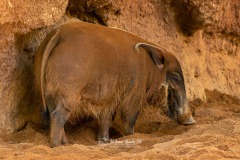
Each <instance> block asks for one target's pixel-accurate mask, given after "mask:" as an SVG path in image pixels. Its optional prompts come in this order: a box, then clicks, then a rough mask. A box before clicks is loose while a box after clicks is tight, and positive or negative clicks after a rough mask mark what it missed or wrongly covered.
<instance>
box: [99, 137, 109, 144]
mask: <svg viewBox="0 0 240 160" xmlns="http://www.w3.org/2000/svg"><path fill="white" fill-rule="evenodd" d="M109 142H110V140H109V138H106V137H103V138H98V144H103V143H109Z"/></svg>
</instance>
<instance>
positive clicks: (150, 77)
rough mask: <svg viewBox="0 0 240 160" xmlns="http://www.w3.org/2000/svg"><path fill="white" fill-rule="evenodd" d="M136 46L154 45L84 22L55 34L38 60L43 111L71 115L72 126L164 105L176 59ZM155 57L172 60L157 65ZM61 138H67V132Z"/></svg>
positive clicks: (66, 27)
mask: <svg viewBox="0 0 240 160" xmlns="http://www.w3.org/2000/svg"><path fill="white" fill-rule="evenodd" d="M138 43H143V44H144V45H146V44H151V43H149V42H147V41H145V40H143V39H141V38H139V37H137V36H135V35H133V34H131V33H128V32H124V31H122V30H119V29H114V28H106V27H102V26H98V25H93V24H88V23H83V22H77V23H69V24H65V25H63V26H61V27H60V28H59V29H57V30H54V31H52V32H51V33H50V34H49V35H48V36H47V38H46V39H45V40H44V41H43V43H42V44H41V46H40V47H39V49H38V51H37V54H36V59H35V78H36V79H35V84H36V89H37V90H38V92H40V95H41V96H42V100H43V106H44V110H46V106H48V109H49V112H50V114H51V116H55V115H54V114H58V113H59V114H60V113H61V114H63V113H65V114H68V113H70V118H69V117H68V118H69V121H70V122H74V121H75V120H76V119H78V118H79V117H80V118H81V117H84V116H91V117H95V118H96V119H99V121H101V119H102V117H107V119H110V117H111V116H112V115H113V114H114V113H115V112H121V113H123V114H124V115H125V116H126V115H127V116H128V115H129V116H130V117H131V115H134V114H136V113H137V112H138V111H139V110H140V108H141V107H142V106H145V105H146V103H147V101H150V102H151V103H153V104H155V105H159V104H161V103H159V101H160V100H162V99H161V97H162V95H161V89H162V84H163V83H165V81H166V68H167V65H168V63H171V61H172V60H171V57H172V56H173V55H171V54H170V53H167V52H165V50H163V49H161V48H158V50H159V51H157V50H155V49H154V50H151V49H150V50H147V49H144V47H141V44H140V45H136V44H138ZM135 45H136V49H137V50H136V49H135ZM144 45H143V46H144ZM151 46H154V45H153V44H151ZM157 52H159V53H157ZM164 52H165V53H164ZM155 54H156V57H157V60H158V58H159V60H160V62H161V61H163V59H164V60H165V59H168V57H170V59H169V60H168V61H167V60H166V63H165V62H164V64H161V63H160V64H159V65H158V61H155V59H154V58H153V56H155ZM175 59H176V58H175ZM154 61H155V62H154ZM155 63H156V64H157V65H156V64H155ZM162 67H163V68H162ZM57 105H58V107H59V106H60V108H57V107H56V106H57ZM61 106H62V107H63V108H61ZM64 116H65V115H63V118H64ZM55 118H56V117H55ZM60 118H61V116H60ZM68 118H67V119H68ZM54 120H55V119H54ZM52 123H53V122H52ZM54 123H55V122H54ZM53 128H56V126H53ZM103 128H104V127H103ZM56 131H57V130H56ZM130 132H131V131H130ZM56 134H57V133H55V132H52V133H51V135H52V136H53V137H54V136H56ZM61 135H65V133H64V130H63V129H62V130H61ZM61 135H60V136H61ZM57 136H59V135H57ZM53 140H54V139H53ZM62 141H65V137H63V138H62ZM53 143H55V144H54V145H59V144H58V143H59V142H53Z"/></svg>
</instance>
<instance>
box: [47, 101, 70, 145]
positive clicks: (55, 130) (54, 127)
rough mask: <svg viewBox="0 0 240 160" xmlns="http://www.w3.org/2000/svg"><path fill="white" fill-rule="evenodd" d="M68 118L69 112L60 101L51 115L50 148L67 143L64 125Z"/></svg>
mask: <svg viewBox="0 0 240 160" xmlns="http://www.w3.org/2000/svg"><path fill="white" fill-rule="evenodd" d="M69 116H70V111H69V110H68V109H67V108H66V106H64V104H63V103H62V101H59V102H58V103H57V106H56V109H55V110H54V111H53V112H52V113H51V133H50V146H51V147H56V146H59V145H61V144H65V143H67V139H66V135H65V131H64V124H65V122H66V121H67V120H68V118H69Z"/></svg>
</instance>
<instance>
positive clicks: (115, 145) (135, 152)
mask: <svg viewBox="0 0 240 160" xmlns="http://www.w3.org/2000/svg"><path fill="white" fill-rule="evenodd" d="M206 93H207V98H208V101H207V103H203V102H201V101H200V100H195V101H193V102H190V104H191V106H192V107H193V110H195V115H194V117H195V119H196V120H197V122H198V123H197V124H196V125H192V126H182V125H178V124H177V123H175V122H173V121H172V120H170V119H168V118H167V117H165V116H163V115H162V114H161V116H160V115H159V114H158V112H157V109H156V108H154V107H148V108H147V109H144V110H143V111H142V113H141V115H140V117H139V119H138V121H137V125H136V128H135V132H136V133H135V134H134V135H130V136H122V134H121V123H118V122H115V124H114V127H113V128H112V129H111V138H112V139H114V140H112V141H111V143H109V144H98V143H97V142H96V140H95V137H96V134H95V133H96V127H95V125H94V123H93V122H91V121H85V122H82V124H81V125H80V124H79V125H75V126H70V125H68V126H67V127H66V131H67V136H68V138H69V140H70V144H69V145H66V146H60V147H56V148H50V147H49V145H48V138H49V137H48V132H49V131H48V130H42V129H39V128H38V127H37V126H35V125H33V124H31V123H29V124H28V125H27V126H26V128H24V129H23V130H21V131H19V132H17V133H14V134H12V135H8V136H1V139H0V159H58V160H61V159H64V160H65V159H71V160H72V159H121V160H122V159H163V160H164V159H166V160H172V159H204V160H206V159H212V160H215V159H240V100H238V99H236V98H234V97H230V96H227V95H223V94H220V93H218V92H216V91H214V92H209V91H206ZM116 121H117V120H116Z"/></svg>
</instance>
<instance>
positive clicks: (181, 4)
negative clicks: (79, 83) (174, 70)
mask: <svg viewBox="0 0 240 160" xmlns="http://www.w3.org/2000/svg"><path fill="white" fill-rule="evenodd" d="M66 8H67V10H66ZM65 10H66V11H65ZM64 13H66V15H68V16H72V17H77V18H79V19H81V20H84V21H88V22H92V23H100V24H104V25H107V26H112V27H118V28H122V29H125V30H127V31H130V32H133V33H135V34H137V35H139V36H141V37H143V38H145V39H148V40H149V41H151V42H154V43H156V44H158V45H159V46H162V47H163V48H166V49H167V50H169V51H170V52H172V53H174V54H175V55H176V56H177V57H178V58H179V59H180V61H181V64H182V66H183V70H184V75H185V77H186V79H185V81H186V86H187V94H188V97H189V99H194V98H201V99H205V98H206V97H205V92H204V90H205V89H209V90H214V89H217V90H219V91H220V92H223V93H226V94H229V95H233V96H237V97H238V98H240V78H239V77H240V63H239V62H240V48H239V46H240V3H239V1H238V0H221V1H220V0H213V1H211V2H209V1H207V0H161V1H159V0H131V1H124V0H115V1H114V0H81V1H79V0H70V1H69V3H68V1H65V0H60V1H57V0H43V1H37V0H24V1H21V0H1V1H0V65H1V67H0V106H1V108H0V111H1V115H0V133H9V132H12V131H14V130H17V129H19V128H21V127H22V126H24V124H25V123H26V122H27V121H32V120H34V121H37V120H35V119H38V117H37V116H36V115H35V114H34V111H33V110H34V108H33V100H34V99H33V90H32V79H33V76H32V62H33V58H34V54H35V51H36V48H37V46H38V45H39V44H40V43H41V41H42V40H43V38H44V37H45V35H46V34H47V33H48V32H49V31H50V30H51V29H53V28H55V27H57V26H58V25H60V24H62V23H64V22H66V21H69V20H71V18H69V17H67V16H66V15H64Z"/></svg>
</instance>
